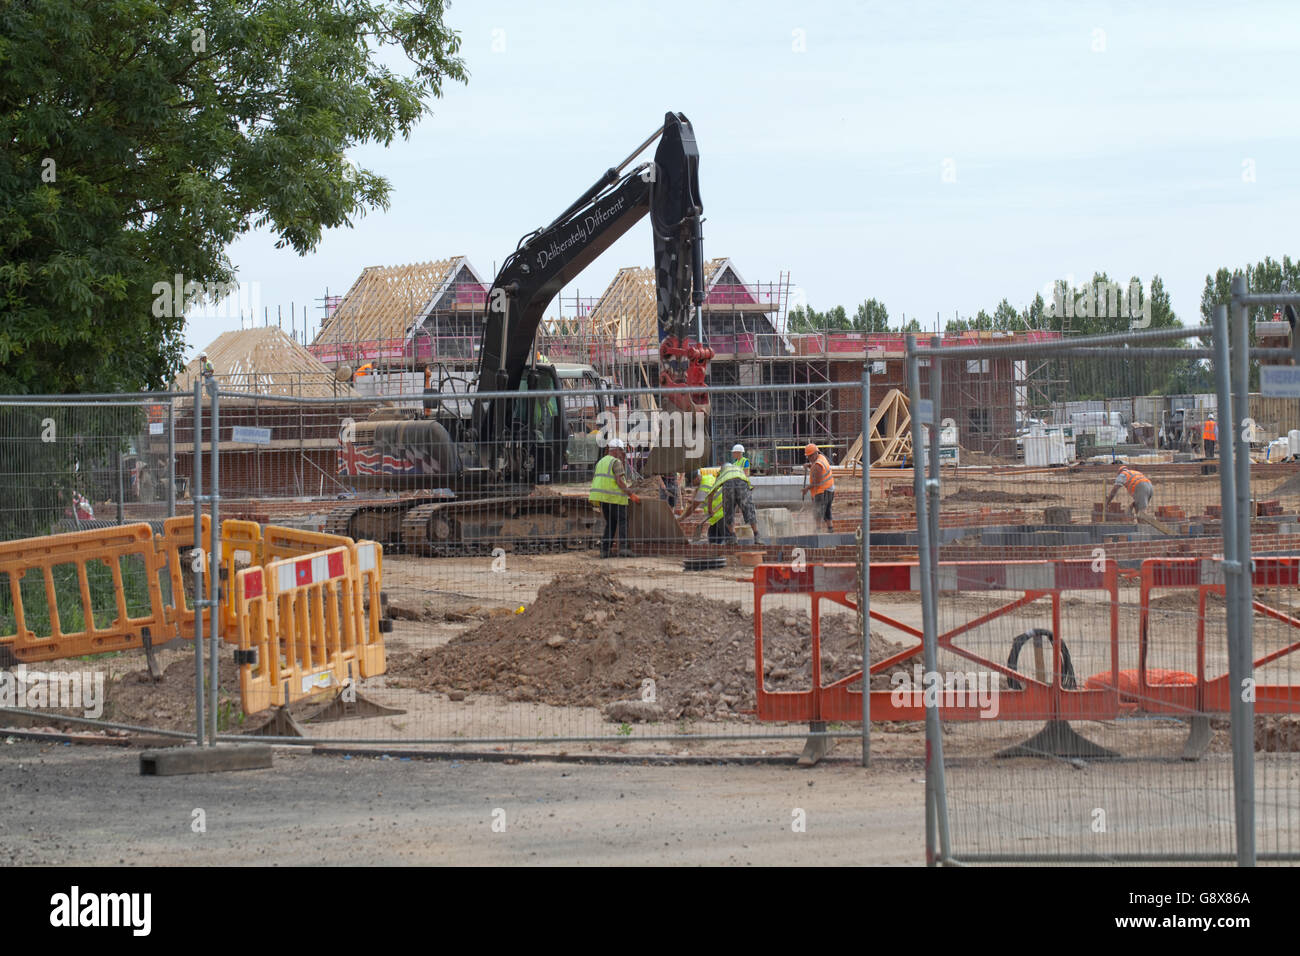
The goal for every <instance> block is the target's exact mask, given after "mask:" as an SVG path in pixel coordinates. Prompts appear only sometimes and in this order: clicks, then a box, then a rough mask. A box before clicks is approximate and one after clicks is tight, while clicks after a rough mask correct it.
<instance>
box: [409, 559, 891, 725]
mask: <svg viewBox="0 0 1300 956" xmlns="http://www.w3.org/2000/svg"><path fill="white" fill-rule="evenodd" d="M855 627H856V625H855V621H854V617H853V615H852V614H843V615H841V614H835V615H829V616H823V618H822V680H823V683H829V682H830V681H831V680H835V679H839V678H842V677H846V676H848V675H849V674H850V673H852V672H853V671H855V670H857V669H858V668H859V667H861V658H860V656H859V654H858V653H857V650H858V638H857V636H856V634H855ZM809 633H810V621H809V617H808V614H807V613H806V612H804V611H794V610H788V609H779V610H770V611H768V612H766V613H765V614H764V615H763V647H764V665H765V670H766V672H767V683H766V686H767V687H768V689H769V690H806V689H807V688H808V687H809V686H811V667H812V664H811V659H810V658H811V654H810V652H809V647H808V644H809V639H808V635H809ZM753 641H754V623H753V617H752V615H750V614H748V613H746V612H744V611H743V610H742V609H741V608H740V605H738V604H736V603H732V602H725V601H718V600H715V599H712V598H707V597H702V596H699V595H691V594H683V593H681V592H670V591H663V590H658V589H656V590H653V591H642V590H639V589H636V588H632V587H628V586H626V585H623V584H620V583H618V582H617V581H615V580H614V579H613V578H611V577H610V576H608V575H606V574H594V575H585V574H584V575H563V576H559V577H556V578H554V579H553V580H552V581H551V582H550V583H549V584H547V585H545V586H543V587H542V589H541V590H540V591H539V592H538V594H537V599H536V600H535V601H534V602H533V603H532V605H531V606H529V607H528V608H527V609H526V610H525V611H524V613H522V614H518V615H511V616H509V617H500V618H494V619H492V620H489V621H486V622H485V623H484V624H482V625H481V626H479V627H478V628H475V629H474V630H472V631H468V632H466V633H464V634H461V635H459V636H457V637H455V638H453V639H452V640H451V641H450V642H449V643H448V644H447V645H445V646H444V647H440V648H435V649H432V650H427V651H423V652H421V653H419V654H406V655H401V654H398V655H393V657H392V659H391V660H390V662H389V674H390V677H391V678H392V679H390V684H391V685H395V686H404V687H410V688H415V689H419V690H439V691H443V692H447V691H462V692H479V693H491V694H501V695H504V696H505V697H506V698H507V699H509V700H522V701H539V702H543V703H548V704H556V705H571V706H590V707H605V706H606V705H610V704H613V703H614V702H616V701H626V700H639V699H644V698H646V697H647V696H649V695H650V694H651V693H652V694H653V699H654V703H655V704H657V705H658V707H657V709H645V708H643V710H648V711H649V712H647V713H646V714H644V716H645V717H646V718H651V717H656V716H657V717H662V718H664V719H670V720H675V719H678V718H683V717H686V718H693V717H710V716H715V715H716V716H730V715H732V714H733V713H738V712H744V711H752V710H753V708H754V643H753ZM901 649H902V648H901V645H896V644H892V643H890V642H889V641H886V640H884V639H883V638H882V637H880V636H879V635H878V634H875V633H873V634H872V635H871V653H872V657H873V659H874V660H881V659H883V658H884V657H886V656H889V655H892V654H894V653H897V652H898V651H899V650H901ZM649 681H653V684H649V683H647V682H649ZM889 686H890V684H889V675H887V674H879V675H877V676H875V677H873V678H872V687H873V688H884V689H888V688H889ZM624 712H627V713H631V711H627V710H626V709H624V710H623V711H619V713H624Z"/></svg>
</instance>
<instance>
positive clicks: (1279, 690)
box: [1133, 557, 1300, 716]
mask: <svg viewBox="0 0 1300 956" xmlns="http://www.w3.org/2000/svg"><path fill="white" fill-rule="evenodd" d="M1251 565H1252V566H1251V583H1252V585H1253V586H1254V587H1257V588H1283V587H1290V588H1300V558H1288V557H1263V558H1255V559H1254V560H1253V561H1252V562H1251ZM1141 577H1142V591H1141V598H1140V605H1141V606H1140V610H1139V627H1138V641H1139V644H1138V668H1137V675H1136V686H1135V687H1134V691H1133V695H1134V696H1135V697H1136V698H1137V699H1138V700H1139V701H1140V708H1141V710H1142V711H1143V712H1144V713H1168V714H1178V715H1180V716H1182V715H1185V714H1187V713H1189V712H1196V713H1211V714H1226V713H1228V711H1229V708H1230V707H1231V700H1232V687H1231V685H1230V683H1229V679H1228V674H1227V672H1226V668H1225V672H1224V673H1223V674H1220V675H1219V676H1218V677H1208V676H1207V675H1206V672H1205V645H1206V637H1205V618H1206V614H1205V608H1206V598H1207V597H1208V596H1209V595H1210V594H1224V593H1225V591H1226V589H1225V587H1224V584H1223V568H1222V566H1221V565H1220V562H1219V561H1218V560H1215V559H1213V558H1148V559H1147V560H1145V561H1143V562H1142V575H1141ZM1179 588H1182V589H1191V590H1195V591H1196V592H1197V604H1196V610H1197V613H1196V672H1195V674H1194V675H1192V676H1193V681H1192V683H1190V684H1185V685H1184V684H1172V685H1171V684H1162V683H1160V682H1158V681H1156V680H1154V679H1153V678H1152V675H1153V674H1154V673H1156V672H1155V670H1154V669H1151V668H1148V667H1147V666H1146V661H1147V654H1148V651H1149V648H1150V645H1151V643H1152V640H1153V635H1152V621H1153V615H1152V614H1151V592H1152V591H1156V590H1162V591H1163V590H1169V589H1179ZM1253 607H1254V610H1255V611H1256V613H1259V614H1262V615H1264V616H1265V617H1270V618H1273V619H1274V620H1276V621H1281V622H1282V623H1283V624H1286V625H1288V626H1289V627H1292V628H1300V619H1297V618H1293V617H1291V616H1290V615H1287V614H1284V613H1283V612H1281V611H1279V610H1277V609H1276V608H1273V607H1270V606H1268V605H1267V604H1263V603H1261V602H1259V601H1254V602H1253ZM1154 620H1158V618H1154ZM1180 624H1181V622H1180ZM1296 651H1300V638H1298V639H1297V640H1296V641H1294V642H1292V643H1291V644H1288V645H1287V646H1285V647H1282V648H1278V649H1277V650H1274V651H1272V652H1270V653H1267V654H1264V655H1263V656H1261V657H1258V658H1256V659H1255V661H1254V666H1255V667H1257V668H1258V667H1263V666H1264V665H1265V664H1268V663H1270V662H1271V661H1275V660H1277V659H1278V658H1281V657H1285V656H1287V655H1288V654H1294V653H1295V652H1296ZM1297 712H1300V686H1296V685H1290V684H1265V683H1256V684H1255V713H1257V714H1289V713H1297Z"/></svg>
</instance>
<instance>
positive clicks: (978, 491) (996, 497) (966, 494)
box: [943, 485, 1062, 505]
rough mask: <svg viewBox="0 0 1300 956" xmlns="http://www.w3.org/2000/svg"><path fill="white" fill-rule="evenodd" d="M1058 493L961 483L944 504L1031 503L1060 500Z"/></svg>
mask: <svg viewBox="0 0 1300 956" xmlns="http://www.w3.org/2000/svg"><path fill="white" fill-rule="evenodd" d="M1061 500H1062V498H1061V496H1060V495H1054V494H1050V493H1046V492H1032V493H1017V492H1014V491H998V490H997V489H994V488H974V487H971V486H969V485H962V486H961V487H959V488H958V489H957V490H956V491H954V492H953V493H952V494H950V495H948V497H946V498H944V499H943V501H944V504H948V503H949V502H979V503H982V504H1018V505H1023V504H1031V503H1033V502H1038V501H1061Z"/></svg>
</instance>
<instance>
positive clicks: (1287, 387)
mask: <svg viewBox="0 0 1300 956" xmlns="http://www.w3.org/2000/svg"><path fill="white" fill-rule="evenodd" d="M1259 390H1260V393H1261V394H1263V395H1264V396H1265V397H1267V398H1300V365H1261V366H1260V367H1259Z"/></svg>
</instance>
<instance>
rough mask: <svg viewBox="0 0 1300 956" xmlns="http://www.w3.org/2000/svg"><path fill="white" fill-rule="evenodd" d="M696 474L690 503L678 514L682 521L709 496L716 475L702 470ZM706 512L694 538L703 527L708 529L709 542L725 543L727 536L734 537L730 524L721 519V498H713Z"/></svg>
mask: <svg viewBox="0 0 1300 956" xmlns="http://www.w3.org/2000/svg"><path fill="white" fill-rule="evenodd" d="M696 474H697V475H699V484H698V486H697V487H696V489H695V495H694V496H693V497H692V498H691V501H690V504H688V505H687V506H686V508H685V510H684V511H682V513H681V515H680V519H681V520H682V521H685V520H686V519H687V518H689V517H690V516H691V515H692V514H693V513H694V512H695V509H696V508H698V507H700V505H702V504H704V502H705V501H706V500H707V499H708V497H709V491H710V490H712V488H713V484H714V482H715V481H716V480H717V476H716V475H713V474H706V473H704V472H696ZM706 514H707V515H708V517H707V518H706V519H705V520H704V521H701V522H700V524H699V527H697V528H696V529H695V537H696V538H698V537H699V536H700V532H702V531H704V529H705V528H707V529H708V531H709V544H725V543H726V542H727V540H728V539H729V538H734V537H735V535H733V534H732V533H731V526H730V525H729V524H728V523H727V522H725V521H723V520H722V499H721V498H715V499H714V501H713V508H712V510H710V511H707V512H706Z"/></svg>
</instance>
